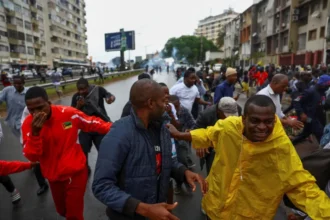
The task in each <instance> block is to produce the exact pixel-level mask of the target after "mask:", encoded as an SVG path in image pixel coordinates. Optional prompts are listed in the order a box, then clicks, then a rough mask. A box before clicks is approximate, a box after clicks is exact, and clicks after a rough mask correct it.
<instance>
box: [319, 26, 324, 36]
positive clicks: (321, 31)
mask: <svg viewBox="0 0 330 220" xmlns="http://www.w3.org/2000/svg"><path fill="white" fill-rule="evenodd" d="M320 38H325V27H324V26H323V27H321V30H320Z"/></svg>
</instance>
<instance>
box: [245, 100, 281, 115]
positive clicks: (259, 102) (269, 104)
mask: <svg viewBox="0 0 330 220" xmlns="http://www.w3.org/2000/svg"><path fill="white" fill-rule="evenodd" d="M250 105H256V106H258V107H271V108H272V109H273V111H274V114H275V112H276V107H275V104H274V102H273V100H272V99H271V98H269V97H268V96H265V95H254V96H252V97H251V98H249V99H248V100H247V101H246V103H245V106H244V116H247V114H248V110H249V107H250Z"/></svg>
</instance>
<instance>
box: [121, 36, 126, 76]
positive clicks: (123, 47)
mask: <svg viewBox="0 0 330 220" xmlns="http://www.w3.org/2000/svg"><path fill="white" fill-rule="evenodd" d="M120 33H121V48H120V70H121V71H124V70H125V50H126V34H125V31H124V29H120Z"/></svg>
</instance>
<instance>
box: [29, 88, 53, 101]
mask: <svg viewBox="0 0 330 220" xmlns="http://www.w3.org/2000/svg"><path fill="white" fill-rule="evenodd" d="M35 98H42V99H43V100H45V101H47V102H48V94H47V92H46V90H45V89H44V88H42V87H39V86H33V87H31V88H29V89H28V91H27V92H26V94H25V101H27V100H30V99H35Z"/></svg>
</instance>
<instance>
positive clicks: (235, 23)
mask: <svg viewBox="0 0 330 220" xmlns="http://www.w3.org/2000/svg"><path fill="white" fill-rule="evenodd" d="M224 32H225V38H224V48H223V51H224V57H225V58H231V57H234V56H235V55H238V53H239V41H240V40H239V36H240V16H239V15H237V16H236V18H234V19H233V20H231V21H229V22H228V23H227V24H225V26H224Z"/></svg>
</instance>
